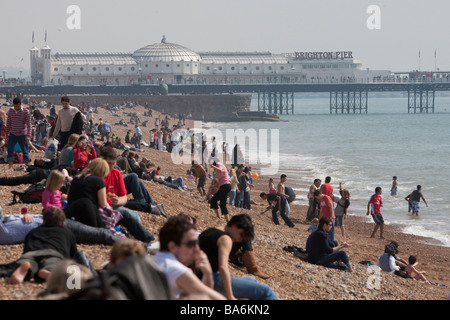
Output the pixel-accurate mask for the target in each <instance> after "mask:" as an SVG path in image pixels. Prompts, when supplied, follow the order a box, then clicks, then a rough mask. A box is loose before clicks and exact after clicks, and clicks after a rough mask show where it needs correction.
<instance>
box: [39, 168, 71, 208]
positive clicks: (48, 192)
mask: <svg viewBox="0 0 450 320" xmlns="http://www.w3.org/2000/svg"><path fill="white" fill-rule="evenodd" d="M65 181H66V177H65V176H64V174H63V173H62V172H61V171H59V170H52V172H50V174H49V176H48V178H47V183H46V185H45V190H44V191H43V192H42V207H43V210H46V209H49V208H51V207H57V208H60V209H63V208H64V200H67V194H63V193H62V192H61V191H60V189H61V188H62V187H63V186H64V183H65Z"/></svg>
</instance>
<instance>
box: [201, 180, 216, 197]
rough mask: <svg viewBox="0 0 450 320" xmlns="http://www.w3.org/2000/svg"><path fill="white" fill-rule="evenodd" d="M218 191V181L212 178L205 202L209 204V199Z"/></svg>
mask: <svg viewBox="0 0 450 320" xmlns="http://www.w3.org/2000/svg"><path fill="white" fill-rule="evenodd" d="M218 190H219V181H218V180H217V178H214V179H212V180H211V184H210V185H209V188H208V191H207V192H206V196H205V200H203V201H206V202H209V200H211V198H212V197H213V196H214V194H215V193H216V192H217V191H218Z"/></svg>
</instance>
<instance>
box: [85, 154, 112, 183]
mask: <svg viewBox="0 0 450 320" xmlns="http://www.w3.org/2000/svg"><path fill="white" fill-rule="evenodd" d="M109 171H110V169H109V165H108V162H106V160H105V159H103V158H95V159H94V160H92V161H91V162H90V163H89V165H88V166H87V168H86V169H85V170H84V171H83V172H81V173H80V174H79V176H80V177H81V178H85V177H88V176H97V177H100V178H102V179H104V178H105V177H106V176H107V175H108V174H109Z"/></svg>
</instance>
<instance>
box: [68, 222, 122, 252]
mask: <svg viewBox="0 0 450 320" xmlns="http://www.w3.org/2000/svg"><path fill="white" fill-rule="evenodd" d="M65 226H66V228H67V229H69V230H70V231H72V233H73V234H74V235H75V239H76V240H77V243H85V244H104V245H109V246H112V245H113V244H114V243H116V242H118V241H120V240H122V239H123V238H122V237H119V236H116V235H115V234H114V233H112V232H111V231H110V230H108V229H105V228H94V227H91V226H88V225H85V224H83V223H80V222H78V221H75V220H71V219H66V225H65Z"/></svg>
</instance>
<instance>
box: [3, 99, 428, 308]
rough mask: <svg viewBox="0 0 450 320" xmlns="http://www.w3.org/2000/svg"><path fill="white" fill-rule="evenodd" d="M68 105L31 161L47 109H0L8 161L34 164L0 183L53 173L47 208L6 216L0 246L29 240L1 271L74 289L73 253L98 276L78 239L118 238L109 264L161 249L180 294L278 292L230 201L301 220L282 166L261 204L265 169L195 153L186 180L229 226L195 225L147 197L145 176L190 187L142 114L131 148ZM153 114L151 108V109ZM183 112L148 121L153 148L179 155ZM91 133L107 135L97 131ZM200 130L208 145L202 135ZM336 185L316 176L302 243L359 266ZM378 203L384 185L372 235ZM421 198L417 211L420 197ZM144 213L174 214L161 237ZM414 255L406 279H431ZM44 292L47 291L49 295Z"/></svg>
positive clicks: (325, 257) (322, 259) (374, 200)
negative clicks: (201, 158) (146, 136)
mask: <svg viewBox="0 0 450 320" xmlns="http://www.w3.org/2000/svg"><path fill="white" fill-rule="evenodd" d="M61 104H62V108H61V109H60V110H59V111H58V112H56V111H54V114H55V119H54V122H53V125H52V126H51V127H50V128H48V130H47V134H46V135H45V136H43V137H42V140H43V141H45V142H47V143H49V142H51V141H58V142H59V143H58V144H57V147H56V151H55V152H54V153H53V154H52V156H51V157H50V159H47V160H43V159H36V160H35V161H34V164H33V165H31V164H30V163H31V158H30V155H29V142H30V141H32V140H33V134H32V129H33V127H36V126H37V123H38V121H41V120H42V117H38V116H37V113H36V116H34V115H32V113H31V112H30V110H28V109H27V108H26V107H24V106H23V105H22V102H21V100H20V99H19V98H15V99H14V100H13V107H12V108H11V109H10V110H9V111H8V112H7V113H6V114H5V113H4V112H3V113H0V121H2V122H0V125H1V126H2V127H0V132H1V133H3V132H4V133H5V134H4V135H3V139H2V140H1V141H2V143H3V145H2V148H3V146H4V147H5V149H7V150H6V152H7V156H6V157H5V158H4V159H5V160H6V161H5V162H6V163H8V168H9V169H12V168H13V162H14V158H13V155H14V152H15V151H14V149H15V148H16V144H17V145H18V147H19V148H20V150H21V152H22V154H23V162H24V163H25V165H26V166H27V167H26V170H27V173H26V174H24V175H22V176H16V177H9V176H8V175H6V176H4V177H0V185H9V186H13V185H19V184H33V183H37V182H39V181H42V180H43V179H45V180H46V186H45V190H44V192H43V193H42V214H41V215H30V214H25V215H24V216H23V217H22V218H20V219H18V218H17V217H15V218H14V217H7V216H3V217H1V219H2V221H1V223H2V224H3V226H4V227H5V228H2V230H7V232H5V233H2V234H0V241H1V244H13V243H23V244H24V250H23V254H22V256H21V257H19V258H18V259H17V260H15V261H12V262H11V263H8V264H6V265H3V266H1V267H0V276H3V277H6V278H8V279H9V280H8V281H9V283H10V284H20V283H23V282H24V281H27V280H31V279H34V280H36V281H46V283H47V289H46V294H48V293H52V294H54V293H57V294H62V296H63V297H67V296H69V291H67V288H65V287H64V286H61V284H62V283H63V280H61V278H64V275H63V274H61V272H60V271H58V270H59V269H60V268H61V266H62V265H63V266H66V267H67V265H68V261H69V262H70V263H71V264H70V265H77V264H79V265H80V266H81V267H83V268H84V270H85V271H86V272H85V274H86V278H84V280H83V283H84V284H88V283H89V281H90V280H89V279H93V278H95V275H96V273H97V271H98V270H94V269H93V267H92V265H90V263H89V257H87V256H86V255H85V254H83V252H80V251H79V249H78V247H77V244H79V243H90V244H105V245H111V246H113V247H112V250H111V260H110V261H109V264H108V266H107V268H114V267H117V266H118V265H121V263H123V262H124V261H127V258H129V257H131V256H144V255H147V254H148V253H149V252H151V251H152V250H154V249H155V248H156V251H153V252H152V253H153V261H154V262H156V264H157V265H159V266H160V267H161V268H162V269H163V271H164V274H165V276H166V278H167V284H168V288H169V292H170V297H171V298H173V299H180V298H182V297H185V296H189V295H191V296H202V297H206V298H207V299H220V300H221V299H230V300H234V299H251V300H253V299H256V300H275V299H278V298H277V295H276V294H275V293H274V291H273V290H272V288H271V287H270V286H268V285H266V284H263V283H261V282H259V281H258V280H257V279H256V278H255V277H254V276H257V277H259V278H261V279H267V278H269V277H270V276H269V275H267V274H264V273H263V272H262V271H261V270H260V268H259V267H258V265H257V262H256V258H255V253H254V250H253V248H252V244H251V242H252V240H253V238H254V237H255V230H254V224H253V221H252V219H251V217H250V215H249V214H246V213H242V214H237V215H231V214H230V212H229V210H228V206H234V207H237V208H242V209H246V210H249V212H250V210H253V209H254V206H260V205H262V206H265V204H264V202H265V201H267V207H266V209H265V211H263V212H261V214H264V213H265V212H267V211H271V213H272V221H273V223H274V224H276V225H279V224H280V222H279V217H280V216H281V218H282V219H283V221H284V222H285V224H286V225H287V226H288V227H290V228H294V227H295V224H294V223H293V221H292V219H291V217H290V213H291V208H290V203H292V201H293V200H294V199H295V194H294V193H293V190H292V188H290V187H289V186H288V185H286V181H287V175H286V174H282V175H281V176H280V181H279V182H278V184H277V186H275V184H274V181H273V178H272V179H270V181H269V184H268V190H267V192H261V193H260V199H261V200H262V201H263V203H262V204H261V203H257V202H256V201H254V200H253V199H251V192H250V191H251V190H252V188H254V185H253V180H254V179H257V178H258V174H257V173H253V172H252V168H251V167H250V166H245V165H244V164H240V163H234V164H233V165H232V166H231V168H227V167H226V165H225V164H223V163H222V161H220V159H219V158H217V157H216V156H215V154H210V155H209V156H210V157H208V160H209V161H205V162H204V163H197V162H196V161H195V160H193V161H192V166H191V168H190V170H188V172H187V174H188V178H191V179H193V180H194V182H195V184H196V192H198V194H199V195H200V197H201V198H202V199H204V200H203V201H205V202H207V203H208V204H209V207H210V208H211V209H212V211H213V212H214V213H215V215H216V216H217V218H219V219H222V217H223V218H224V220H225V224H224V225H223V226H222V227H218V228H209V229H206V230H202V231H198V230H197V226H196V222H195V218H193V217H192V216H190V215H189V214H186V213H179V214H176V215H170V217H169V215H168V214H167V212H166V211H165V208H164V205H163V204H157V203H156V202H155V201H154V200H153V199H152V197H151V195H150V193H149V191H148V189H147V188H146V187H145V185H144V183H143V182H142V180H150V181H153V182H157V183H159V184H161V185H164V186H167V187H170V188H174V189H177V190H180V191H194V190H192V189H190V188H188V187H186V185H185V183H184V180H183V178H182V177H176V178H174V177H172V176H170V175H167V174H164V173H162V172H161V168H160V167H159V166H158V165H157V164H155V163H153V162H152V161H151V160H150V159H147V158H145V157H142V158H141V157H140V156H139V154H138V152H139V150H140V149H141V148H142V145H141V144H142V136H143V133H142V130H141V129H140V125H139V122H140V120H139V119H136V117H135V115H134V116H133V120H132V122H133V124H134V126H135V132H134V136H133V138H134V139H133V138H130V137H129V133H130V132H131V131H129V132H128V133H127V136H126V137H125V144H127V143H133V145H134V148H129V147H128V148H127V147H125V144H122V143H121V140H120V138H118V137H116V136H114V129H113V126H112V125H111V124H109V123H108V121H106V120H104V121H102V122H101V126H99V125H97V126H96V125H95V123H94V121H93V118H92V115H89V113H90V112H91V110H88V111H87V112H83V111H82V110H80V109H78V108H77V107H74V106H72V105H71V104H70V99H69V98H68V97H62V99H61ZM84 109H86V108H84ZM149 110H151V109H149ZM85 113H87V114H88V116H86V114H85ZM146 116H151V112H150V111H149V114H146ZM38 118H40V119H38ZM184 120H185V118H184V116H183V117H180V118H179V120H178V123H177V125H174V126H173V127H172V129H170V128H169V125H168V123H169V119H168V117H166V118H164V119H161V118H160V117H157V118H156V119H155V123H154V125H155V129H152V130H150V144H148V145H146V147H149V148H155V149H158V150H160V151H169V152H172V151H174V152H178V151H177V150H176V149H174V147H175V146H176V145H177V144H178V143H179V142H180V140H179V139H180V137H178V138H175V139H173V137H174V135H173V131H174V130H176V129H177V128H184V125H185V123H184ZM93 128H96V129H94V130H93ZM3 129H4V130H3ZM96 131H98V133H97V134H96V133H95V132H96ZM82 132H85V133H82ZM96 135H97V136H99V137H100V139H95V136H96ZM152 137H153V139H152ZM189 137H193V138H192V139H193V140H191V142H192V144H194V143H198V142H199V141H197V142H195V138H196V137H195V135H194V134H192V135H189ZM44 139H47V140H44ZM200 139H201V143H202V144H204V141H205V140H204V139H203V137H201V138H200ZM132 140H133V142H131V141H132ZM40 143H41V142H40ZM6 146H7V147H6ZM118 150H120V152H121V154H120V155H119V154H118V153H119V151H118ZM42 151H45V152H47V151H48V150H47V145H46V146H45V147H44V146H43V150H42ZM223 151H225V149H224V150H223ZM213 152H215V151H214V150H213ZM419 187H420V186H418V193H417V192H416V193H414V195H411V198H413V199H414V201H416V202H418V201H420V198H422V199H423V200H424V201H425V199H424V198H423V194H422V193H421V192H420V188H419ZM339 193H340V196H339V197H337V196H335V194H334V192H333V187H332V186H331V178H330V177H326V178H325V182H324V183H323V184H322V183H321V180H320V179H316V180H314V183H313V185H311V188H310V189H309V193H308V196H307V197H308V200H309V208H308V212H307V220H309V221H313V220H315V221H316V224H317V225H316V227H315V228H314V230H313V231H312V232H311V235H310V236H309V237H308V240H307V242H306V251H307V253H308V258H307V260H308V261H309V262H310V263H313V264H317V265H321V266H324V267H328V268H337V269H341V270H346V271H349V272H352V271H353V267H352V264H351V262H350V259H349V257H348V255H347V253H346V252H345V251H344V250H343V249H345V248H350V247H351V246H352V244H351V243H349V242H343V243H342V244H338V243H337V241H336V240H335V237H334V228H335V226H339V227H340V230H341V234H342V237H345V236H346V233H345V229H344V221H345V218H346V216H347V214H348V208H349V206H350V192H349V191H348V190H347V189H343V188H342V184H340V186H339ZM129 194H132V196H133V197H132V199H128V195H129ZM417 199H419V200H417ZM335 203H336V206H335V205H334V204H335ZM425 203H426V201H425ZM381 206H382V200H381V188H380V189H376V190H375V194H374V196H373V197H371V200H370V201H369V203H368V214H369V210H372V211H371V214H372V216H373V218H374V221H375V223H376V226H375V229H374V231H373V234H372V237H373V236H374V235H375V234H376V232H377V230H378V229H380V237H383V219H382V216H381V212H380V207H381ZM414 206H415V208H417V209H415V211H417V212H418V204H415V205H414ZM137 211H141V212H148V213H152V214H156V215H161V216H163V217H165V218H167V221H166V222H165V223H164V225H163V227H162V228H161V229H160V230H159V234H158V241H157V239H156V237H155V236H154V235H152V234H151V233H150V232H149V231H148V230H147V229H146V228H145V227H144V226H143V225H142V224H141V221H140V219H141V216H140V214H139V213H138V212H137ZM21 220H22V221H21ZM219 221H221V220H219ZM11 235H14V236H11ZM155 244H157V245H156V246H155ZM395 249H396V248H395ZM392 252H394V253H393V254H391V253H392ZM385 254H387V256H384V255H383V256H382V257H380V259H379V262H378V264H379V266H380V267H381V268H382V270H384V271H387V272H391V271H392V270H393V269H395V271H398V268H397V267H395V266H394V263H393V262H392V257H393V256H395V250H391V251H389V252H387V253H385ZM397 260H398V259H396V261H397ZM229 262H232V263H235V264H237V265H239V264H240V266H244V267H245V268H246V269H247V271H248V273H249V274H251V275H252V276H248V277H234V276H231V273H230V269H229V266H228V263H229ZM416 264H417V261H416V260H415V257H410V261H409V263H404V265H402V267H404V268H405V270H406V271H405V273H406V274H407V275H409V277H411V278H414V279H416V280H422V281H425V282H428V280H427V279H426V278H425V276H424V273H423V272H422V271H418V270H417V269H416V268H415V266H416ZM387 266H389V268H388V267H387ZM388 269H389V271H388ZM58 277H59V278H58ZM55 283H56V284H55ZM52 288H53V289H52ZM42 296H44V297H45V295H44V294H42Z"/></svg>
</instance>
